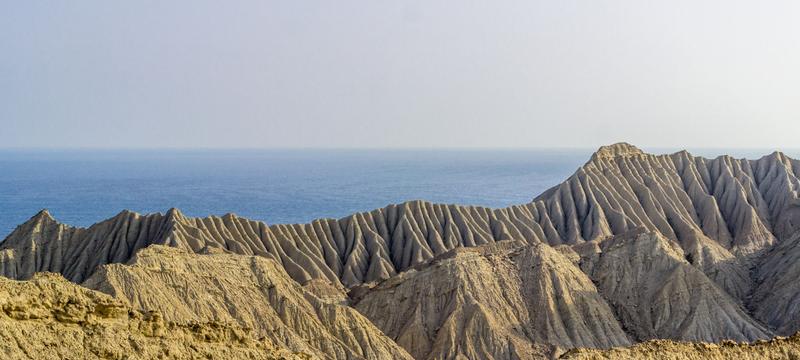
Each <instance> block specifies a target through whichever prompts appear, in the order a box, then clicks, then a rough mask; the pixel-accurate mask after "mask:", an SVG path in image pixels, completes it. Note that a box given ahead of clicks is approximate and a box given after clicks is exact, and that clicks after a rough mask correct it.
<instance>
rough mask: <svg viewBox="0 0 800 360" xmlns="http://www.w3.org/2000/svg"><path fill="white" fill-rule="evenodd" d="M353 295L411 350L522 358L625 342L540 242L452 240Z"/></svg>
mask: <svg viewBox="0 0 800 360" xmlns="http://www.w3.org/2000/svg"><path fill="white" fill-rule="evenodd" d="M357 301H358V302H357V303H355V305H354V306H355V308H356V309H358V310H359V311H360V312H362V313H364V314H365V315H366V316H367V317H369V318H370V319H371V320H372V321H373V322H374V323H375V324H376V325H377V326H378V327H380V328H381V329H382V330H383V331H384V332H385V333H386V334H387V335H388V336H390V337H392V338H393V339H395V340H396V341H397V343H398V344H399V345H401V346H403V347H404V348H406V349H408V351H409V352H410V353H411V355H413V356H414V358H416V359H457V358H465V359H517V358H521V359H530V358H535V357H537V356H545V355H546V354H549V353H551V352H552V351H553V349H552V347H553V346H559V347H563V348H572V347H579V346H583V347H602V348H606V347H611V346H618V345H627V344H630V341H629V339H628V336H627V335H626V334H625V332H624V331H623V330H622V328H621V326H620V324H619V323H618V322H617V320H616V319H615V318H614V315H613V313H612V311H611V309H610V308H609V306H608V305H607V304H606V302H605V301H604V299H603V298H602V297H601V296H600V295H599V294H598V292H597V289H596V288H595V286H594V284H592V282H591V280H590V279H589V277H588V276H586V274H584V273H583V272H581V270H580V269H579V268H578V267H577V266H576V265H575V264H574V263H572V262H571V261H570V260H569V259H568V258H567V257H565V256H564V255H562V254H561V253H559V252H558V251H556V250H555V249H553V248H551V247H550V246H548V245H545V244H537V245H527V244H525V243H520V242H514V241H507V242H502V243H497V244H495V245H485V246H481V247H474V248H459V249H456V250H451V251H449V252H447V253H445V254H443V255H441V256H439V257H437V258H435V259H434V260H433V261H432V262H431V263H427V264H424V265H423V266H422V267H421V268H420V270H411V271H407V272H404V273H402V274H400V275H398V276H396V277H394V278H392V279H390V280H387V281H384V282H382V283H381V284H379V285H377V286H375V287H374V288H372V289H370V290H368V291H366V292H365V293H363V294H361V295H360V296H359V299H358V300H357ZM387 309H391V311H387Z"/></svg>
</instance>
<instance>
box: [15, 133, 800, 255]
mask: <svg viewBox="0 0 800 360" xmlns="http://www.w3.org/2000/svg"><path fill="white" fill-rule="evenodd" d="M593 150H594V149H585V150H235V151H234V150H222V151H220V150H185V151H184V150H163V151H159V150H113V151H98V150H69V151H55V150H35V151H34V150H0V239H2V238H5V236H7V235H8V234H9V233H10V232H11V231H12V230H13V229H14V228H15V227H16V226H17V225H19V224H21V223H23V222H24V221H26V220H27V219H29V218H30V217H31V216H33V215H34V214H35V213H36V212H38V211H39V210H41V209H43V208H47V209H49V210H50V212H51V214H53V216H54V217H56V218H57V219H58V220H60V221H61V222H64V223H67V224H71V225H76V226H88V225H91V224H92V223H95V222H97V221H100V220H103V219H107V218H109V217H112V216H114V215H115V214H117V213H118V212H119V211H120V210H122V209H130V210H133V211H137V212H141V213H149V212H165V211H166V210H167V209H169V208H171V207H177V208H179V209H181V211H183V212H184V213H185V214H187V215H190V216H206V215H210V214H215V215H222V214H225V213H228V212H233V213H236V214H238V215H241V216H245V217H248V218H252V219H257V220H263V221H265V222H267V223H270V224H278V223H298V222H308V221H310V220H313V219H316V218H321V217H333V218H339V217H343V216H346V215H348V214H351V213H353V212H358V211H366V210H372V209H375V208H378V207H383V206H385V205H387V204H391V203H398V202H402V201H406V200H414V199H423V200H429V201H433V202H439V203H456V204H465V205H484V206H490V207H504V206H508V205H512V204H521V203H525V202H528V201H530V200H531V199H532V198H534V197H535V196H537V195H538V194H540V193H541V192H543V191H544V190H546V189H548V188H549V187H551V186H553V185H556V184H558V183H559V182H561V181H563V180H564V179H565V178H566V177H568V176H569V175H570V174H572V173H573V172H574V171H575V169H576V168H578V167H579V166H580V165H582V164H583V163H585V162H586V160H588V158H589V156H590V155H591V154H592V152H593ZM706 152H707V154H706V153H703V152H695V153H698V154H702V155H708V156H713V155H716V154H721V153H726V152H725V151H711V150H709V151H706ZM768 152H769V151H768V150H764V151H761V152H759V151H755V150H748V151H747V152H746V153H742V152H741V151H740V152H739V153H736V154H737V155H740V156H748V157H753V156H756V155H763V154H766V153H768ZM787 153H789V152H787ZM792 155H796V152H793V153H792Z"/></svg>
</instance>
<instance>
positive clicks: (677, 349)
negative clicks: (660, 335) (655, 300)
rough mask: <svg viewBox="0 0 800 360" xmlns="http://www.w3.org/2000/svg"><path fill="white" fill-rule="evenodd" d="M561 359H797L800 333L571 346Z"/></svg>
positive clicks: (799, 356)
mask: <svg viewBox="0 0 800 360" xmlns="http://www.w3.org/2000/svg"><path fill="white" fill-rule="evenodd" d="M560 358H561V359H571V360H578V359H586V360H601V359H642V360H647V359H653V360H655V359H659V360H666V359H675V360H679V359H680V360H694V359H697V360H709V359H710V360H716V359H719V360H724V359H737V360H751V359H752V360H763V359H767V360H783V359H800V333H797V334H795V335H792V336H791V337H788V338H787V337H780V336H779V337H776V338H774V339H772V340H769V341H766V340H759V341H756V342H754V343H749V344H748V343H736V342H733V341H723V342H722V343H720V344H710V343H689V342H677V341H670V340H651V341H647V342H643V343H640V344H636V345H634V346H631V347H618V348H613V349H609V350H600V349H573V350H571V351H569V352H567V353H566V354H564V355H562V356H561V357H560Z"/></svg>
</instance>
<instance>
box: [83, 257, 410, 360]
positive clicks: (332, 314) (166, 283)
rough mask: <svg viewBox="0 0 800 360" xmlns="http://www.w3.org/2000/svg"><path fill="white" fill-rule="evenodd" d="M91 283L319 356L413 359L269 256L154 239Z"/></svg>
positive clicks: (138, 302) (176, 317)
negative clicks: (199, 250)
mask: <svg viewBox="0 0 800 360" xmlns="http://www.w3.org/2000/svg"><path fill="white" fill-rule="evenodd" d="M83 285H84V286H86V287H89V288H93V289H96V290H99V291H102V292H105V293H108V294H111V295H113V296H115V297H117V298H120V299H125V300H127V302H128V303H129V304H130V305H131V306H132V307H133V308H137V309H148V310H154V311H158V312H160V313H162V314H164V318H165V320H168V321H201V322H207V321H216V322H226V323H238V324H239V325H240V326H242V327H245V328H249V329H253V331H254V333H255V334H256V335H258V336H260V337H265V338H267V339H268V340H270V342H271V343H273V344H277V345H278V346H280V347H281V348H286V349H290V350H293V351H302V352H303V353H307V354H311V355H313V356H314V357H316V358H319V359H389V358H392V359H410V358H411V357H410V356H408V354H407V353H406V352H405V351H404V350H403V349H402V348H400V347H399V346H397V344H395V343H394V342H393V341H392V340H390V339H389V338H387V337H386V336H384V335H383V333H381V331H380V330H378V329H376V328H375V326H374V325H372V323H370V322H369V320H367V319H366V318H364V316H362V315H361V314H359V313H358V312H357V311H355V310H354V309H352V308H349V307H347V306H342V305H337V304H330V303H327V302H324V301H322V300H320V299H318V298H317V297H316V296H315V295H313V294H311V293H310V292H308V291H306V290H305V289H303V288H302V287H301V286H300V285H299V284H297V283H296V282H295V281H293V280H292V279H291V278H290V277H289V276H288V275H287V274H286V272H285V271H283V268H281V267H280V265H278V264H277V263H275V262H274V261H273V260H270V259H266V258H263V257H257V256H240V255H230V254H208V255H196V254H193V253H189V252H186V251H185V250H182V249H177V248H170V247H164V246H158V245H154V246H151V247H148V248H146V249H143V250H141V251H139V252H138V253H136V255H135V256H134V258H133V259H132V260H131V262H130V264H129V265H123V264H111V265H104V266H103V267H101V268H100V269H98V271H97V272H95V274H94V275H93V276H91V277H90V278H89V279H87V280H86V281H85V282H84V284H83Z"/></svg>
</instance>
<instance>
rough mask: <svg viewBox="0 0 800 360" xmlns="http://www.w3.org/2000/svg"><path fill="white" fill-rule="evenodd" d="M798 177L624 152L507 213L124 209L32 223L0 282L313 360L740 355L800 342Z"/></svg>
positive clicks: (771, 162)
mask: <svg viewBox="0 0 800 360" xmlns="http://www.w3.org/2000/svg"><path fill="white" fill-rule="evenodd" d="M799 178H800V162H798V161H797V160H794V159H790V158H788V157H786V156H785V155H783V154H781V153H778V152H776V153H773V154H771V155H768V156H765V157H762V158H761V159H758V160H745V159H734V158H731V157H728V156H720V157H717V158H715V159H706V158H702V157H694V156H692V155H691V154H689V153H688V152H685V151H682V152H678V153H674V154H669V155H653V154H647V153H645V152H643V151H641V150H639V149H638V148H636V147H634V146H632V145H629V144H625V143H620V144H614V145H611V146H606V147H602V148H600V149H599V150H598V151H597V152H596V153H595V154H594V155H593V156H592V157H591V159H590V160H589V161H588V162H587V163H586V164H584V165H583V166H581V167H580V168H579V169H578V170H577V171H576V172H575V173H574V174H573V175H572V176H570V177H569V178H568V179H566V181H564V182H563V183H561V184H559V185H557V186H555V187H553V188H551V189H549V190H547V191H546V192H544V193H543V194H541V195H539V196H538V197H536V198H535V199H533V200H532V201H531V202H530V203H527V204H522V205H516V206H511V207H508V208H503V209H488V208H483V207H474V206H458V205H440V204H431V203H427V202H423V201H412V202H407V203H402V204H398V205H389V206H387V207H384V208H381V209H376V210H373V211H370V212H364V213H358V214H353V215H351V216H348V217H345V218H342V219H339V220H336V219H319V220H315V221H312V222H311V223H309V224H294V225H272V226H269V225H266V224H264V223H262V222H257V221H252V220H248V219H244V218H241V217H238V216H235V215H232V214H228V215H225V216H222V217H216V216H211V217H206V218H191V217H186V216H184V215H183V214H181V213H180V212H179V211H178V210H176V209H172V210H170V211H168V212H167V213H166V214H150V215H139V214H136V213H132V212H128V211H123V212H122V213H120V214H118V215H117V216H115V217H113V218H111V219H109V220H106V221H103V222H100V223H98V224H95V225H93V226H91V227H89V228H75V227H70V226H67V225H64V224H61V223H59V222H57V221H56V220H54V219H53V218H52V217H51V216H50V215H49V214H48V213H47V212H46V211H43V212H41V213H39V214H37V215H36V216H34V217H33V218H31V219H30V220H29V221H28V222H26V223H24V224H22V225H20V226H19V227H18V228H17V229H16V230H15V231H14V232H13V233H12V234H10V235H9V236H8V237H7V238H6V239H5V240H4V242H3V243H2V244H0V274H2V275H4V276H6V277H10V278H13V279H28V278H31V277H32V276H33V275H34V274H35V273H37V272H42V271H50V272H56V273H60V274H62V275H63V276H64V277H65V278H67V279H68V280H70V281H73V282H75V283H84V284H85V285H86V286H90V287H92V288H96V289H100V290H102V291H105V292H108V293H110V294H114V295H115V296H117V297H118V298H121V299H125V300H126V301H127V302H128V303H129V304H130V305H131V306H133V307H134V308H144V309H153V310H161V311H163V312H164V313H165V314H169V315H165V316H167V317H170V319H173V317H174V320H175V321H178V320H180V319H183V320H187V319H191V320H194V321H210V320H224V321H232V322H236V323H238V325H239V326H244V327H251V328H253V329H254V331H255V332H256V333H258V334H260V335H261V336H265V337H266V338H267V339H268V340H269V341H270V342H272V343H274V344H276V346H280V347H285V348H287V349H290V350H292V351H307V352H308V353H309V354H313V355H315V356H317V357H325V356H330V357H331V358H380V357H382V356H384V355H386V354H392V357H400V358H402V357H408V356H409V354H408V353H410V355H413V356H414V357H415V358H420V359H425V358H464V357H467V358H475V357H479V358H480V357H486V358H495V359H510V358H536V357H538V356H544V355H545V354H554V353H556V352H558V349H566V348H572V347H599V348H607V347H612V346H620V345H628V344H629V343H630V342H635V341H643V340H648V339H654V338H669V339H673V340H692V341H719V340H722V339H733V340H737V341H745V340H748V341H752V340H757V339H764V338H768V337H770V336H772V335H773V334H791V333H793V332H795V331H798V330H800V325H798V324H800V286H798V285H796V281H794V280H795V279H797V277H798V276H800V266H798V265H796V264H798V263H800V194H799V193H798V192H799V191H800V180H799ZM154 245H155V247H153V246H154ZM145 248H147V249H145ZM142 249H145V250H142ZM151 249H152V250H151ZM220 253H225V254H220ZM136 254H139V255H136ZM194 254H201V255H194ZM165 259H168V260H165ZM126 263H127V264H128V265H121V264H126ZM109 264H111V265H109ZM176 274H182V275H176ZM295 282H296V283H295ZM240 285H241V286H240ZM347 294H349V298H348V295H347ZM237 299H245V300H237ZM220 304H224V305H220ZM253 304H258V305H257V306H254V305H253ZM348 304H350V305H354V306H355V307H356V308H357V309H358V310H359V311H361V312H363V314H364V315H366V317H367V318H369V320H371V321H372V322H374V324H375V325H377V327H376V326H374V325H372V324H370V322H369V321H367V320H366V318H364V317H362V316H360V315H359V314H357V313H355V312H354V311H353V310H352V309H351V308H349V307H347V305H348ZM168 310H169V311H168ZM506 319H508V320H506ZM381 331H383V332H385V334H386V335H388V336H384V335H383V334H382V333H381ZM393 340H394V341H393ZM395 342H396V343H397V344H399V345H400V346H402V347H403V348H405V350H407V351H408V353H406V352H404V351H403V350H402V349H401V348H400V347H398V346H397V344H395ZM398 354H399V355H398Z"/></svg>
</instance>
